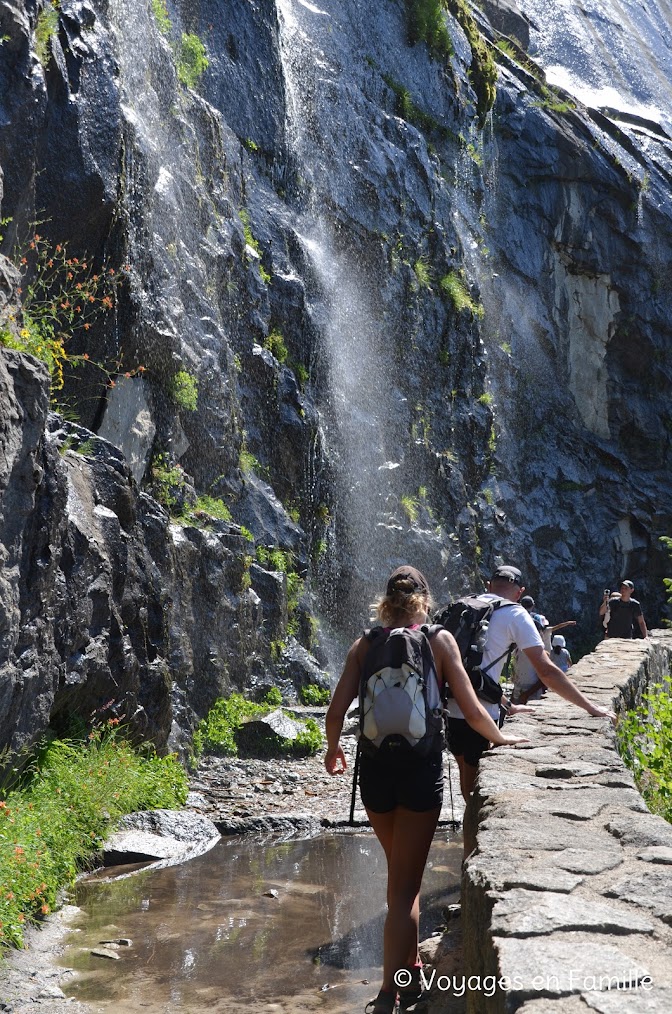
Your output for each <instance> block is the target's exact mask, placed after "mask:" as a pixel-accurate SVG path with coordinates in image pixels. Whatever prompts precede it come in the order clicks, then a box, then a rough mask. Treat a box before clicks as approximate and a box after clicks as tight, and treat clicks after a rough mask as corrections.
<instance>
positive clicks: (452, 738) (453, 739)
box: [446, 718, 490, 768]
mask: <svg viewBox="0 0 672 1014" xmlns="http://www.w3.org/2000/svg"><path fill="white" fill-rule="evenodd" d="M446 734H447V735H446V738H447V740H448V749H449V750H450V752H451V753H452V754H453V755H454V756H455V757H464V760H465V762H466V763H467V764H471V766H472V767H474V768H475V767H477V765H478V762H479V760H480V759H481V756H482V755H483V754H484V753H485V751H486V750H487V749H488V745H489V743H490V740H489V739H486V738H485V736H481V734H480V732H476V730H475V729H472V727H471V726H470V725H469V723H468V722H467V721H465V720H464V718H448V719H447V721H446Z"/></svg>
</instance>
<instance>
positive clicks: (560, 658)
mask: <svg viewBox="0 0 672 1014" xmlns="http://www.w3.org/2000/svg"><path fill="white" fill-rule="evenodd" d="M551 662H555V664H556V665H557V667H558V669H562V671H563V672H567V670H568V669H571V667H572V656H571V655H570V654H569V652H568V651H567V642H566V641H565V639H564V637H563V636H562V634H553V643H552V644H551Z"/></svg>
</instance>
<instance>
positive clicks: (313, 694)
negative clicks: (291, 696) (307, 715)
mask: <svg viewBox="0 0 672 1014" xmlns="http://www.w3.org/2000/svg"><path fill="white" fill-rule="evenodd" d="M299 700H300V701H301V703H302V704H306V705H307V706H308V707H311V708H320V707H322V706H323V705H325V704H328V703H329V701H330V700H331V690H330V689H329V687H321V686H318V684H317V683H309V684H308V685H307V686H305V687H301V689H300V691H299Z"/></svg>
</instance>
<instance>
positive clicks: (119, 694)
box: [0, 349, 320, 750]
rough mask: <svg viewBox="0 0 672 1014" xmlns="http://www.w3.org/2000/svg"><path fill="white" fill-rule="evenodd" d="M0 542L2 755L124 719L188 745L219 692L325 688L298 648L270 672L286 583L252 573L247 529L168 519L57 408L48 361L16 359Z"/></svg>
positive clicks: (3, 457)
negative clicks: (49, 732)
mask: <svg viewBox="0 0 672 1014" xmlns="http://www.w3.org/2000/svg"><path fill="white" fill-rule="evenodd" d="M0 545H1V546H2V577H1V578H0V715H1V716H2V717H1V718H0V745H2V746H5V745H7V744H11V746H12V747H13V748H18V747H20V746H21V745H22V744H24V743H29V744H30V743H32V742H33V741H34V740H35V739H36V738H37V737H38V736H39V735H40V734H41V733H42V732H43V731H44V730H45V729H46V728H47V726H51V727H52V728H54V729H57V730H59V731H60V732H61V733H68V732H69V731H74V728H75V727H76V726H73V725H72V722H73V721H74V722H75V723H77V722H79V723H82V722H84V723H89V722H91V721H92V720H95V718H98V719H99V720H101V721H102V720H105V719H107V718H111V717H116V718H119V719H120V720H121V721H123V722H125V723H127V724H128V725H129V726H130V728H131V731H133V732H134V733H135V734H136V735H138V736H140V737H142V738H145V739H149V740H151V741H153V742H154V743H155V745H156V746H157V748H159V749H165V748H166V747H168V746H169V747H171V748H178V749H184V750H186V749H188V747H189V744H190V739H191V732H192V731H193V728H194V724H195V723H196V721H198V719H199V718H202V717H203V716H204V715H205V713H206V712H207V710H208V708H209V707H210V706H211V705H212V703H213V702H214V700H215V699H216V697H218V696H221V695H222V694H226V693H229V692H231V691H232V690H245V691H247V692H249V691H251V690H253V689H254V687H255V686H256V685H261V686H264V687H268V686H270V685H271V684H275V685H278V684H279V685H280V686H281V687H282V688H283V690H284V691H285V692H286V693H287V695H288V696H290V697H291V696H293V695H295V694H296V690H297V688H298V687H299V686H300V685H301V682H302V681H303V682H305V681H306V680H308V679H309V677H310V676H311V675H312V676H313V678H316V679H319V678H320V672H319V669H317V666H316V664H315V663H314V660H313V661H312V663H311V660H310V656H309V655H308V653H307V652H305V651H304V652H303V653H301V652H299V650H298V646H296V649H295V651H294V654H292V651H291V648H289V647H288V648H287V657H286V659H285V662H286V665H287V667H289V671H288V673H287V675H286V676H285V678H284V680H283V672H285V668H284V666H283V664H282V662H281V660H276V665H275V667H274V670H273V673H272V674H270V673H269V672H268V669H267V665H266V663H265V659H266V658H267V656H268V635H267V632H266V630H265V629H264V619H265V613H264V606H263V605H262V599H261V598H260V596H259V595H258V594H257V593H256V591H255V590H254V589H255V584H256V585H257V587H259V588H260V590H261V591H262V593H263V594H264V598H265V602H266V603H267V608H270V606H269V603H270V604H271V605H274V606H275V609H276V610H278V611H279V613H280V619H279V620H278V621H277V623H278V625H279V627H280V628H281V629H282V630H283V631H284V626H282V617H283V615H284V617H285V618H286V614H287V589H286V578H285V575H284V574H282V573H279V572H273V571H268V570H265V569H263V568H261V567H256V568H251V567H250V560H249V557H246V555H245V552H244V546H245V545H247V540H246V538H245V536H244V535H243V534H242V533H241V531H240V529H239V528H238V527H237V526H236V525H233V524H228V523H226V522H219V523H217V522H214V523H213V524H212V525H211V526H210V527H203V528H199V527H196V526H194V525H192V526H182V525H178V524H176V523H174V522H171V519H170V518H169V516H168V514H167V513H166V511H165V510H164V509H163V508H162V507H161V506H160V505H159V504H158V503H157V502H156V501H155V500H153V499H152V498H151V497H149V496H148V495H147V494H145V493H142V492H141V491H140V490H139V489H138V487H137V485H136V484H135V481H134V480H133V478H132V475H131V473H130V470H129V467H128V465H127V463H126V461H125V459H124V457H123V455H122V454H121V453H120V451H119V450H118V449H117V448H116V447H115V446H114V445H112V444H110V443H108V442H107V441H104V440H101V439H100V438H98V437H96V435H95V434H93V433H91V432H90V431H88V430H86V429H84V428H83V427H81V426H78V425H75V424H72V423H68V422H66V421H64V420H63V419H62V418H60V417H59V416H57V415H55V414H53V413H49V381H48V376H47V371H46V369H45V368H44V366H43V365H42V364H41V363H38V362H37V360H35V359H32V358H31V357H29V356H24V355H21V354H20V353H17V352H13V351H10V350H7V349H0ZM271 619H272V617H271V616H270V615H269V621H270V620H271ZM304 656H305V657H304ZM311 664H312V666H313V669H311Z"/></svg>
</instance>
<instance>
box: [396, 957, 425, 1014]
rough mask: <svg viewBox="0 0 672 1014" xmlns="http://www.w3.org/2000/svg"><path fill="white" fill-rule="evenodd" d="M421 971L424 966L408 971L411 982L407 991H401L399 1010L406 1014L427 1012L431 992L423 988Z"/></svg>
mask: <svg viewBox="0 0 672 1014" xmlns="http://www.w3.org/2000/svg"><path fill="white" fill-rule="evenodd" d="M421 970H422V965H412V966H411V967H410V968H409V969H408V971H409V972H410V973H411V981H410V982H409V984H408V986H406V987H405V989H400V990H399V1010H400V1011H403V1012H404V1014H420V1012H421V1011H426V1010H427V1006H428V1003H429V990H426V989H423V988H422V978H421V976H420V972H421Z"/></svg>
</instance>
